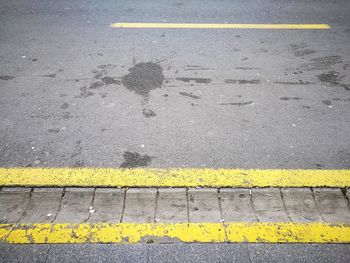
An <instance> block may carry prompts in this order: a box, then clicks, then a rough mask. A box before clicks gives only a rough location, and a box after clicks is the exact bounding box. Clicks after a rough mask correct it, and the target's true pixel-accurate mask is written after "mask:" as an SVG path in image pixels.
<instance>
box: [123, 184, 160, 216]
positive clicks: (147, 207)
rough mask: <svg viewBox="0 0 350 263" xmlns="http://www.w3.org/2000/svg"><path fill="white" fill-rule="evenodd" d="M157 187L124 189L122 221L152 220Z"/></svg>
mask: <svg viewBox="0 0 350 263" xmlns="http://www.w3.org/2000/svg"><path fill="white" fill-rule="evenodd" d="M156 196H157V189H155V188H146V189H137V188H131V189H128V190H127V191H126V195H125V208H124V213H123V218H122V222H135V223H137V222H140V223H141V222H142V223H152V222H154V217H155V209H156Z"/></svg>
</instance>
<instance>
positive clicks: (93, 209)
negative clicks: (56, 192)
mask: <svg viewBox="0 0 350 263" xmlns="http://www.w3.org/2000/svg"><path fill="white" fill-rule="evenodd" d="M95 194H96V187H95V188H94V193H93V194H92V200H91V204H90V207H89V215H88V218H87V219H86V221H85V222H89V220H90V218H91V216H92V214H93V213H94V212H95V208H94V201H95ZM90 208H92V209H90ZM91 210H92V211H91Z"/></svg>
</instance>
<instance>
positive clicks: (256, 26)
mask: <svg viewBox="0 0 350 263" xmlns="http://www.w3.org/2000/svg"><path fill="white" fill-rule="evenodd" d="M110 26H111V27H116V28H168V29H171V28H183V29H186V28H187V29H191V28H192V29H329V28H331V27H330V26H329V25H328V24H196V23H124V22H121V23H112V24H111V25H110Z"/></svg>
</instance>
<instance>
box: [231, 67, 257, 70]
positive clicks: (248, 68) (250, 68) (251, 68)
mask: <svg viewBox="0 0 350 263" xmlns="http://www.w3.org/2000/svg"><path fill="white" fill-rule="evenodd" d="M235 69H240V70H253V69H260V68H253V67H235Z"/></svg>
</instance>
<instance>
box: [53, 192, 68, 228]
mask: <svg viewBox="0 0 350 263" xmlns="http://www.w3.org/2000/svg"><path fill="white" fill-rule="evenodd" d="M65 194H66V188H65V187H64V188H63V190H62V194H61V199H60V203H59V204H58V208H57V212H56V215H55V216H54V217H53V219H52V220H51V223H53V222H54V221H55V220H56V218H57V216H58V213H59V212H60V211H61V208H62V201H63V198H64V196H65Z"/></svg>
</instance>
